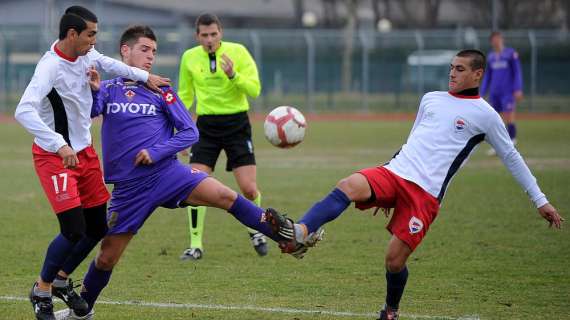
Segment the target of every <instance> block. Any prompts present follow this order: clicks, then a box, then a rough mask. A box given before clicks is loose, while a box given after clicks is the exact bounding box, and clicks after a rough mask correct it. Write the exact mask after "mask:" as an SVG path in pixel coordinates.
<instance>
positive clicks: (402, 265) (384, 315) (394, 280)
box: [378, 235, 412, 320]
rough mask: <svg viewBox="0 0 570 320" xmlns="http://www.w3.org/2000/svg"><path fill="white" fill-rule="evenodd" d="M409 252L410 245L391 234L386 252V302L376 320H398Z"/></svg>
mask: <svg viewBox="0 0 570 320" xmlns="http://www.w3.org/2000/svg"><path fill="white" fill-rule="evenodd" d="M411 254H412V250H411V249H410V247H409V246H408V245H407V244H406V243H405V242H404V241H402V240H400V239H398V237H396V236H395V235H392V238H391V239H390V243H389V244H388V251H387V252H386V302H385V304H384V307H383V308H382V310H381V311H380V318H379V319H378V320H398V318H399V307H400V300H401V299H402V295H403V294H404V288H405V287H406V282H407V280H408V268H407V266H406V261H407V260H408V257H409V256H410V255H411Z"/></svg>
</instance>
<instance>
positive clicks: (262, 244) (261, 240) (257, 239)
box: [249, 232, 267, 257]
mask: <svg viewBox="0 0 570 320" xmlns="http://www.w3.org/2000/svg"><path fill="white" fill-rule="evenodd" d="M249 237H250V239H251V244H252V245H253V248H254V249H255V252H257V254H258V255H259V256H260V257H263V256H266V255H267V240H266V239H265V236H264V235H263V233H261V232H257V233H250V234H249Z"/></svg>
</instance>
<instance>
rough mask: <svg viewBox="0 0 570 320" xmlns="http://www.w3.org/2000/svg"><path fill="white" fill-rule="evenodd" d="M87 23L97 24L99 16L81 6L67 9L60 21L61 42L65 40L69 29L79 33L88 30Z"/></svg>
mask: <svg viewBox="0 0 570 320" xmlns="http://www.w3.org/2000/svg"><path fill="white" fill-rule="evenodd" d="M85 21H89V22H94V23H97V16H96V15H95V14H94V13H93V12H91V11H89V9H87V8H84V7H81V6H71V7H69V8H67V9H66V10H65V14H64V15H63V16H62V17H61V20H60V21H59V40H63V39H65V37H66V36H67V31H68V30H69V29H74V30H75V31H77V33H81V32H83V30H85V29H87V23H86V22H85Z"/></svg>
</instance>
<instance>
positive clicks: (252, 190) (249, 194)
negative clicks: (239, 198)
mask: <svg viewBox="0 0 570 320" xmlns="http://www.w3.org/2000/svg"><path fill="white" fill-rule="evenodd" d="M242 193H243V196H244V197H246V198H247V199H249V200H252V201H253V200H255V198H257V188H256V187H255V185H252V186H248V187H246V188H244V189H243V190H242Z"/></svg>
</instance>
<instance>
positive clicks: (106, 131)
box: [91, 78, 198, 183]
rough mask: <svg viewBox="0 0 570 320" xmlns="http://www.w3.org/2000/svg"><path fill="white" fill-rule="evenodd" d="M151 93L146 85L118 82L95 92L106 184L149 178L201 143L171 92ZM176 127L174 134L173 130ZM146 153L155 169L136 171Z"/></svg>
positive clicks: (167, 89)
mask: <svg viewBox="0 0 570 320" xmlns="http://www.w3.org/2000/svg"><path fill="white" fill-rule="evenodd" d="M162 91H163V93H162V94H160V93H157V92H154V91H151V90H150V89H148V88H147V87H145V85H144V83H142V82H135V81H130V80H127V79H123V78H115V79H112V80H107V81H103V82H102V83H101V89H100V90H99V91H98V92H93V108H92V110H91V117H96V116H98V115H100V114H102V115H103V127H102V129H101V140H102V145H103V167H104V170H103V171H104V174H105V181H106V182H107V183H116V182H120V181H126V180H131V179H136V178H140V177H145V176H150V175H152V174H154V173H156V172H158V171H159V170H161V169H162V168H165V167H167V166H168V165H169V164H171V163H172V161H177V160H176V153H177V152H179V151H181V150H184V149H187V148H188V147H190V146H191V145H192V144H194V143H195V142H196V141H198V129H197V128H196V125H195V124H194V122H193V121H192V118H191V117H190V114H189V113H188V111H187V110H186V107H185V106H184V104H183V103H182V102H181V101H180V99H179V98H178V96H177V95H176V94H175V93H174V92H173V90H172V88H170V87H163V88H162ZM175 128H176V131H177V132H176V134H175V133H174V129H175ZM142 149H146V150H147V151H148V152H149V154H150V157H151V159H152V161H153V164H151V165H142V164H141V165H138V166H135V157H136V155H137V153H139V151H141V150H142Z"/></svg>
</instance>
